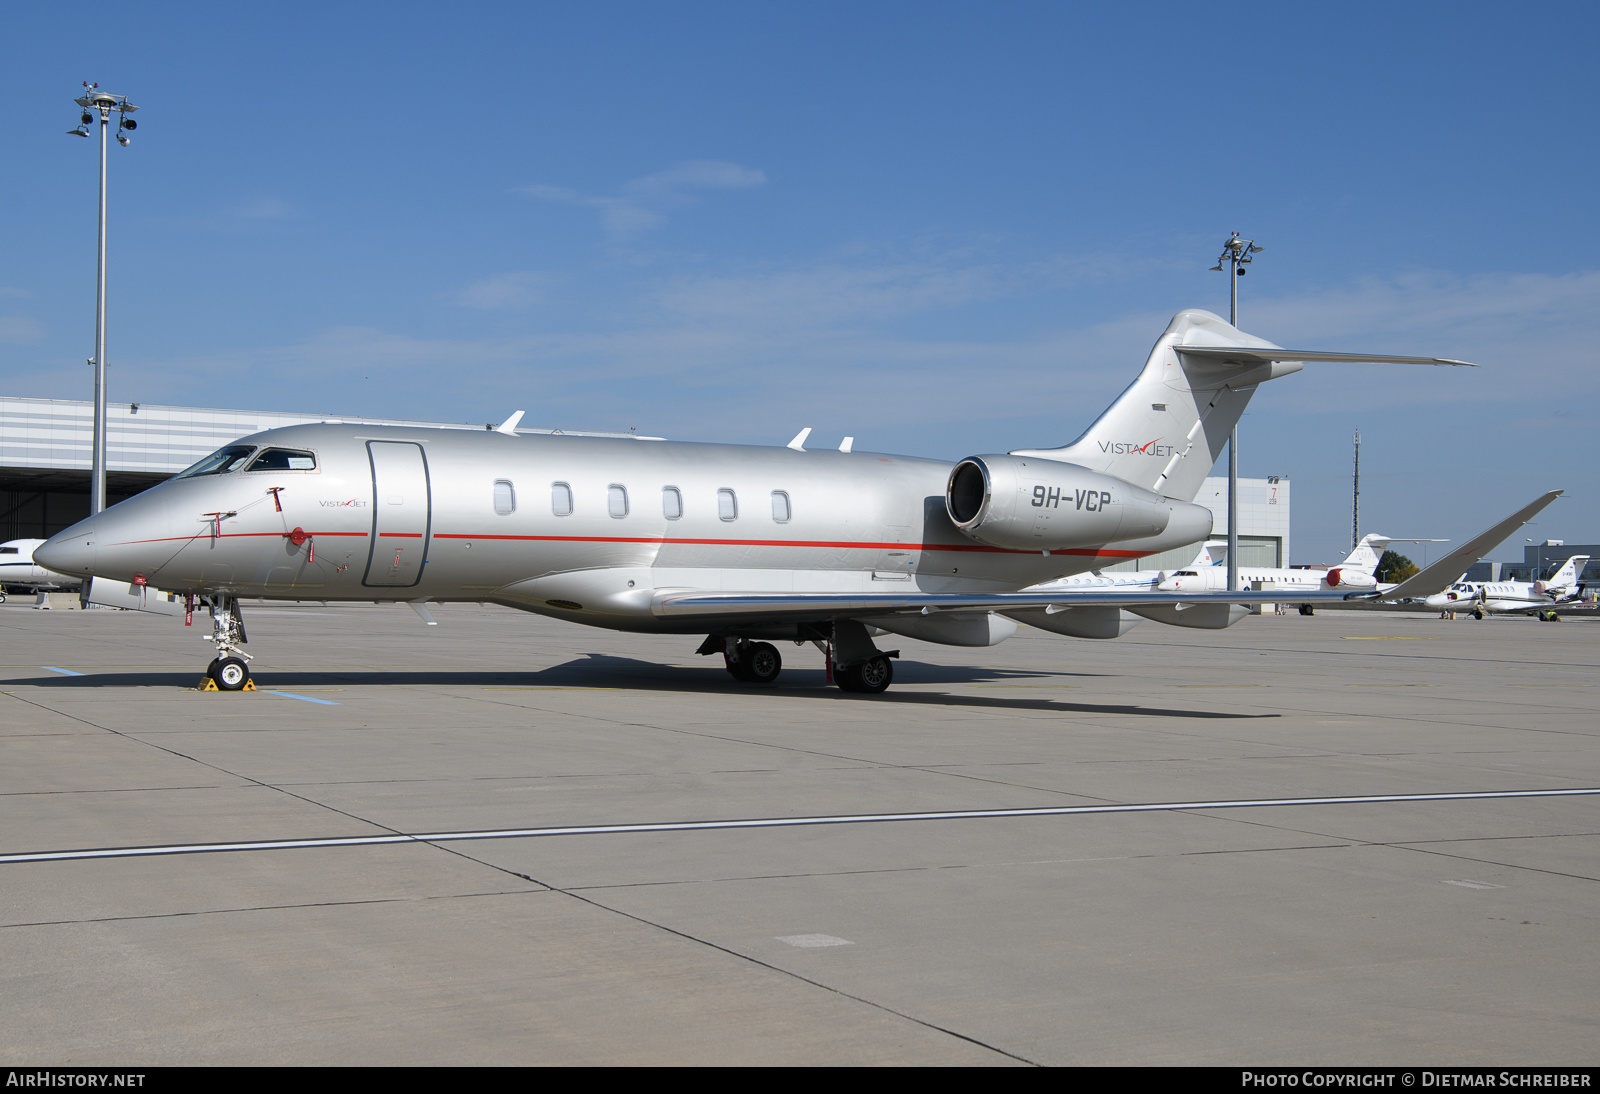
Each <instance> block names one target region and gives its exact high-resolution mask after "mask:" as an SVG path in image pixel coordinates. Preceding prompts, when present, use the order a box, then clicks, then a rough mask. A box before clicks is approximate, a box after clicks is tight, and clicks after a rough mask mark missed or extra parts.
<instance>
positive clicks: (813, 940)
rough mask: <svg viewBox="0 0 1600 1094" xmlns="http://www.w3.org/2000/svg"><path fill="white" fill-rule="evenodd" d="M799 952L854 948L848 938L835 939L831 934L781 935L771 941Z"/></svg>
mask: <svg viewBox="0 0 1600 1094" xmlns="http://www.w3.org/2000/svg"><path fill="white" fill-rule="evenodd" d="M773 941H774V942H782V943H783V944H784V945H786V946H793V947H795V948H796V949H800V950H816V949H821V948H822V947H823V946H854V945H855V943H854V942H852V941H850V940H849V939H848V938H835V937H834V936H833V935H831V934H783V935H778V936H777V937H776V938H774V939H773Z"/></svg>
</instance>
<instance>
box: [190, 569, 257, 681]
mask: <svg viewBox="0 0 1600 1094" xmlns="http://www.w3.org/2000/svg"><path fill="white" fill-rule="evenodd" d="M207 599H208V603H209V605H210V608H211V634H210V635H208V636H207V638H206V641H207V642H210V643H211V644H213V645H214V646H216V647H217V656H216V658H215V659H214V660H213V661H212V662H211V664H209V665H207V666H206V674H205V676H203V677H202V678H201V680H200V690H202V691H211V690H213V689H215V690H217V691H254V690H255V689H256V688H255V685H254V684H252V683H251V682H250V665H249V661H250V655H249V654H248V653H246V652H244V650H242V649H240V648H239V647H240V646H241V645H243V644H244V643H246V642H248V641H250V639H249V638H248V637H247V636H246V635H245V631H244V616H243V615H242V614H241V613H240V611H239V602H238V601H237V600H235V599H234V598H233V597H231V596H229V595H228V594H226V593H218V594H217V595H216V596H213V597H209V598H207Z"/></svg>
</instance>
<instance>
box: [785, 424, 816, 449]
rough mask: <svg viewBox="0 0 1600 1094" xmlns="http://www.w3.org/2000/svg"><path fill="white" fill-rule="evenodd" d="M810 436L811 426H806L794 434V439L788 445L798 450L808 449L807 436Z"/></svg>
mask: <svg viewBox="0 0 1600 1094" xmlns="http://www.w3.org/2000/svg"><path fill="white" fill-rule="evenodd" d="M809 436H811V427H810V426H806V427H805V428H804V429H802V430H801V431H800V432H798V433H796V434H795V435H794V440H792V441H790V442H789V445H788V447H790V448H792V449H794V450H795V451H796V452H804V451H805V450H806V438H807V437H809Z"/></svg>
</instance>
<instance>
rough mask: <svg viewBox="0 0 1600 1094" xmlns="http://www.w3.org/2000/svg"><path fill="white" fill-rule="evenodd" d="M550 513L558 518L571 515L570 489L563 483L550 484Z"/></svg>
mask: <svg viewBox="0 0 1600 1094" xmlns="http://www.w3.org/2000/svg"><path fill="white" fill-rule="evenodd" d="M550 511H551V512H552V513H554V514H555V515H556V516H558V517H570V516H571V515H572V487H570V486H568V485H567V484H566V483H564V482H553V483H551V484H550Z"/></svg>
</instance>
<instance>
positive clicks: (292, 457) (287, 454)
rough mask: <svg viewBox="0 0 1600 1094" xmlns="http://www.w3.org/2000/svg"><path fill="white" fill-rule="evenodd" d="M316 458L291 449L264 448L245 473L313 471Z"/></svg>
mask: <svg viewBox="0 0 1600 1094" xmlns="http://www.w3.org/2000/svg"><path fill="white" fill-rule="evenodd" d="M316 469H317V458H316V457H315V456H313V455H312V454H311V453H309V452H300V451H297V450H295V449H292V448H264V449H262V450H261V455H259V456H257V457H256V458H255V459H253V460H251V461H250V466H249V467H247V468H245V470H246V471H315V470H316Z"/></svg>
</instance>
